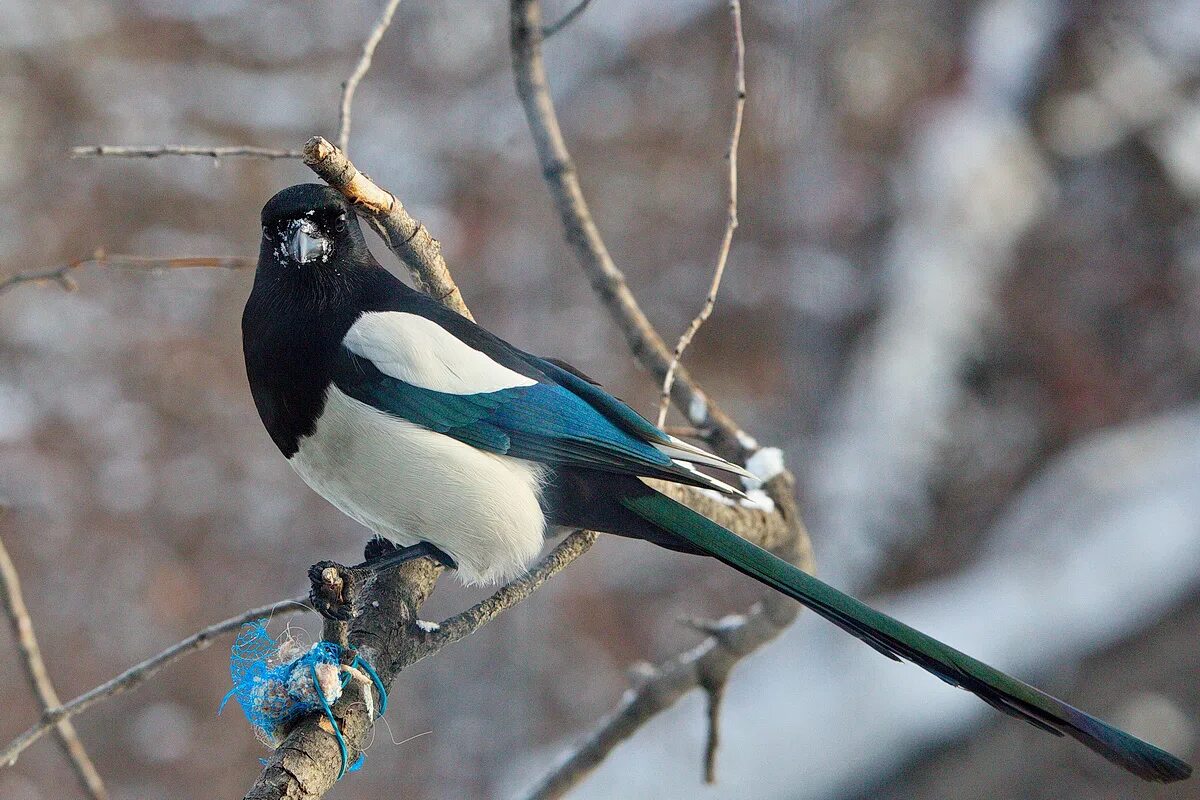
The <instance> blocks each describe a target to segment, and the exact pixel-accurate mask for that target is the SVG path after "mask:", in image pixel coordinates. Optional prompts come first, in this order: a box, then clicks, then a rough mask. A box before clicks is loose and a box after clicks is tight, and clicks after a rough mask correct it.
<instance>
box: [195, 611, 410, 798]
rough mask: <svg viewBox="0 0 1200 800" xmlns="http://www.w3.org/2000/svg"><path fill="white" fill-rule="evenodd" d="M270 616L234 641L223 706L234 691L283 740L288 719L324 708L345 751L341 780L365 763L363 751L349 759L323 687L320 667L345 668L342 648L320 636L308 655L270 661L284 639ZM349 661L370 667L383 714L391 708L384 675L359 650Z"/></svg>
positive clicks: (270, 735)
mask: <svg viewBox="0 0 1200 800" xmlns="http://www.w3.org/2000/svg"><path fill="white" fill-rule="evenodd" d="M266 622H267V621H266V620H265V619H261V620H256V621H254V622H249V623H247V624H246V625H245V626H244V627H243V628H242V632H241V633H240V634H238V638H237V640H236V641H235V642H234V643H233V649H232V650H231V652H230V656H229V674H230V677H231V678H232V679H233V688H232V689H230V690H229V693H228V694H226V695H225V698H224V699H223V700H222V701H221V709H224V708H225V704H226V703H228V702H229V699H230V698H231V697H234V698H237V701H238V705H239V706H241V708H242V713H243V714H245V715H246V719H247V720H248V721H249V722H250V724H251V725H253V726H254V728H255V729H256V730H258V731H259V732H260V733H261V734H262V735H263V736H264V737H265V738H266V739H267V740H268V741H270V742H272V743H278V739H279V733H280V732H281V730H282V728H283V726H284V725H286V724H287V723H289V722H291V721H293V720H295V719H296V718H297V717H300V716H303V715H304V714H307V713H309V712H311V711H316V710H317V709H320V710H321V711H322V712H323V713H324V714H325V717H326V718H327V719H328V720H329V723H330V728H331V729H332V730H333V735H334V738H335V739H337V744H338V752H339V753H340V754H341V756H342V763H341V768H340V769H339V770H338V780H341V778H342V776H344V775H345V774H346V773H347V772H355V771H357V770H359V769H361V768H362V765H363V761H364V760H365V758H366V757H365V755H364V754H361V753H360V754H359V757H358V759H357V760H356V761H355V762H354V763H353V764H349V763H348V762H349V759H350V756H349V748H348V747H347V745H346V739H345V737H344V736H342V730H341V727H340V726H339V725H338V722H337V719H336V718H335V717H334V715H333V709H332V708H331V707H330V705H329V701H328V700H327V699H326V697H325V693H324V692H323V691H322V690H321V682H320V679H319V677H318V674H317V667H318V666H319V665H322V664H326V665H330V666H334V667H339V668H340V665H341V664H342V655H343V651H342V648H341V647H340V646H338V645H336V644H334V643H333V642H317V643H316V644H315V645H313V646H312V647H311V648H309V650H308V651H307V652H305V653H304V654H303V655H300V656H298V657H296V658H293V659H291V660H288V661H284V662H282V663H275V664H274V665H272V663H271V662H272V661H277V659H278V654H279V642H277V641H276V640H275V639H273V638H271V635H270V634H269V633H267V625H266ZM349 666H351V667H355V668H357V669H359V670H361V671H362V672H365V673H366V674H367V676H368V677H370V679H371V682H372V683H374V684H375V689H376V690H377V691H378V692H379V713H378V716H382V715H383V714H384V712H385V711H387V691H386V690H385V689H384V686H383V681H381V680H380V679H379V675H377V674H376V672H375V670H374V669H372V668H371V665H370V664H368V663H367V662H366V661H365V660H363V658H362V656H360V655H358V653H355V654H354V659H353V660H352V661H350V663H349ZM339 678H340V681H341V690H344V689H345V688H346V685H347V684H348V683H349V682H350V674H349V673H348V672H345V671H342V672H341V673H340V676H339ZM218 713H220V710H218Z"/></svg>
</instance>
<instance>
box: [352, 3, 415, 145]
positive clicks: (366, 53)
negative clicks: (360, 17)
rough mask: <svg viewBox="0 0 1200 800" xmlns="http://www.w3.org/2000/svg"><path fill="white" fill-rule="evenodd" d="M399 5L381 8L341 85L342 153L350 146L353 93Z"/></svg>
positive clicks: (390, 4)
mask: <svg viewBox="0 0 1200 800" xmlns="http://www.w3.org/2000/svg"><path fill="white" fill-rule="evenodd" d="M399 5H400V0H387V5H385V6H384V7H383V13H382V14H380V15H379V21H378V22H376V23H375V27H374V28H372V29H371V33H370V34H369V35H368V36H367V40H366V41H365V42H363V48H362V55H361V56H359V59H358V63H357V64H355V65H354V71H353V72H351V73H350V77H348V78H346V80H345V81H344V82H343V83H342V103H341V106H340V107H339V110H338V120H339V121H338V139H337V140H338V147H339V148H341V149H342V150H343V151H345V150H348V149H349V145H350V106H351V105H353V103H354V93H355V92H356V91H357V90H358V84H359V81H361V80H362V79H363V76H365V75H366V74H367V70H369V69H371V60H372V59H373V58H374V57H375V48H376V47H378V46H379V40H380V39H382V38H383V34H384V33H386V32H387V29H388V27H389V26H390V25H391V24H392V16H393V15H395V13H396V7H397V6H399Z"/></svg>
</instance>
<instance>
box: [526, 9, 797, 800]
mask: <svg viewBox="0 0 1200 800" xmlns="http://www.w3.org/2000/svg"><path fill="white" fill-rule="evenodd" d="M734 13H735V14H736V13H737V9H735V10H734ZM735 24H737V30H736V34H735V35H736V37H737V39H738V40H739V41H740V39H741V36H740V17H735ZM510 25H511V28H510V42H511V46H512V57H513V74H514V77H515V79H516V85H517V95H518V97H519V98H520V100H521V104H522V106H523V107H524V109H525V117H526V119H527V120H528V122H529V128H530V132H531V133H532V134H533V140H534V144H535V146H536V147H537V153H538V160H539V162H540V164H541V167H542V174H543V176H544V177H545V179H546V183H547V185H548V186H549V188H550V193H551V195H552V196H553V198H554V201H555V205H556V206H557V208H558V212H559V216H560V218H561V220H562V224H563V227H564V231H565V233H566V239H567V242H568V244H569V245H571V247H572V249H573V250H574V252H575V255H576V258H577V259H578V261H579V263H580V264H581V266H582V267H583V269H584V272H585V273H586V274H587V275H588V278H589V279H590V280H591V283H592V286H593V288H594V289H595V290H596V292H597V295H598V296H599V297H600V300H601V301H602V302H603V303H604V305H605V306H606V307H607V308H608V309H609V311H610V312H611V313H612V315H613V317H614V318H615V319H616V321H617V324H618V325H619V327H620V328H621V331H622V332H623V333H624V334H625V338H626V341H627V342H628V343H629V346H630V349H631V350H632V351H633V354H634V356H635V357H637V358H638V359H639V360H640V361H641V362H642V364H643V365H644V366H645V367H646V368H647V369H649V370H650V371H651V372H652V373H653V374H655V375H656V376H657V377H658V379H659V380H660V381H661V380H663V379H665V377H666V373H667V371H668V369H670V367H671V362H672V358H671V352H670V351H668V350H667V347H666V344H665V343H664V342H663V340H662V337H660V336H659V335H658V333H657V332H656V331H655V330H654V328H653V326H652V325H651V324H650V321H649V319H648V318H647V317H646V315H645V314H644V313H643V312H642V310H641V308H640V307H639V306H638V303H637V300H636V298H635V297H634V296H633V293H632V292H631V291H630V290H629V286H628V284H627V283H626V280H625V276H624V274H623V273H622V272H621V271H620V270H619V269H618V268H617V267H616V265H615V264H614V263H613V260H612V257H611V256H610V255H609V252H608V249H607V248H606V247H605V245H604V241H603V239H602V238H601V236H600V233H599V230H598V229H597V227H596V224H595V221H594V220H593V219H592V216H591V212H590V211H589V209H588V206H587V201H586V200H585V199H584V196H583V190H582V188H581V186H580V183H579V177H578V174H577V172H576V169H575V165H574V162H573V161H572V159H571V154H570V152H569V151H568V149H567V145H566V140H565V139H564V138H563V135H562V130H561V128H560V127H559V124H558V117H557V114H556V112H555V109H554V103H553V100H552V99H551V95H550V88H549V84H548V81H547V78H546V71H545V63H544V61H543V59H542V52H541V33H542V26H541V8H540V3H539V2H538V0H512V10H511V17H510ZM738 89H739V94H744V91H743V87H742V86H741V85H740V83H739V86H738ZM739 99H740V98H739ZM741 109H742V105H741V103H740V102H739V103H738V106H737V109H736V114H737V117H738V119H740V114H741ZM736 124H737V123H736V121H735V125H736ZM735 135H736V134H735ZM736 144H737V142H736V139H735V140H734V141H733V145H734V147H736ZM731 149H733V148H731ZM735 178H736V173H735ZM735 219H736V217H735ZM670 395H671V398H672V399H673V400H674V402H675V404H676V405H677V406H678V407H679V408H680V409H681V410H683V411H684V413H685V414H686V416H687V418H688V421H689V422H690V423H691V424H692V425H693V426H694V427H695V428H696V429H697V432H699V433H702V434H704V436H705V438H706V440H707V441H708V442H709V444H710V445H712V446H713V448H714V449H715V450H717V451H718V452H720V453H721V454H722V455H725V456H726V457H727V458H732V459H741V460H744V459H746V457H747V456H749V455H751V454H752V453H754V452H755V451H756V450H757V449H758V445H757V443H756V442H755V441H754V439H753V438H752V437H750V436H749V435H748V434H746V433H745V432H744V431H743V430H742V429H741V428H740V427H739V426H738V425H737V423H736V422H734V421H733V419H732V418H731V417H729V416H728V415H727V414H725V413H724V412H723V411H721V409H720V408H718V407H717V406H716V405H715V404H714V403H713V402H712V401H711V400H710V399H709V398H708V397H707V396H706V395H705V394H704V392H703V391H701V389H700V388H699V386H697V385H696V384H695V382H694V381H693V380H692V378H691V376H690V375H689V374H688V372H687V370H686V369H685V368H683V367H682V366H676V369H675V381H674V384H673V385H672V387H671V392H670ZM654 486H655V488H656V489H659V490H660V491H664V492H667V493H668V494H672V495H673V496H675V499H677V500H682V501H684V502H687V503H688V504H689V505H691V506H692V507H693V508H695V509H696V510H697V511H699V512H700V513H702V514H704V515H706V516H708V517H710V518H711V519H713V520H714V521H716V522H717V523H718V524H721V525H724V526H725V527H727V528H729V529H731V530H734V531H736V532H737V533H738V534H739V535H741V536H743V537H745V538H747V539H749V540H751V541H755V539H756V537H755V536H753V535H752V534H753V533H754V532H755V531H754V529H753V528H752V527H748V526H747V523H748V522H749V520H747V519H746V517H745V515H744V514H740V515H739V514H737V513H736V512H739V511H743V509H741V508H738V507H733V508H731V507H728V506H723V505H722V504H720V503H718V502H715V501H709V502H708V503H707V504H706V503H700V502H697V498H696V497H694V496H691V497H681V496H678V495H679V494H681V492H680V490H679V489H678V488H677V487H672V486H668V485H660V484H658V483H655V484H654ZM763 488H764V490H765V491H766V493H767V495H768V496H769V497H770V498H771V499H772V500H773V501H774V505H775V512H774V513H770V514H765V513H764V514H762V516H761V517H760V521H761V522H762V524H764V525H766V526H767V530H769V531H770V532H771V533H772V535H768V536H765V537H763V538H761V539H758V541H756V543H757V544H759V545H760V546H761V547H765V548H767V549H770V550H773V551H774V552H775V553H776V554H778V555H780V556H781V557H783V558H786V559H788V560H789V561H791V562H792V563H794V564H796V565H798V566H800V567H801V568H802V569H807V570H811V569H812V567H813V559H812V550H811V544H810V542H809V539H808V536H807V533H806V532H805V530H804V526H803V523H802V522H801V520H800V516H799V512H798V509H797V508H796V502H795V496H794V491H793V489H794V479H793V477H792V475H791V474H790V473H789V472H787V471H784V472H782V473H780V474H779V475H777V476H776V477H775V478H773V479H772V480H770V481H768V482H767V483H766V485H765V486H764V487H763ZM726 512H729V513H730V514H731V515H732V516H726ZM759 532H762V531H759ZM798 611H799V606H798V605H797V604H796V603H794V602H792V601H790V600H788V599H786V598H785V597H783V596H782V595H780V594H777V593H768V594H766V595H765V596H764V599H763V601H762V603H761V604H759V605H757V606H755V607H754V608H753V609H752V610H751V611H750V612H749V613H747V614H746V615H745V617H744V619H739V620H737V621H736V622H734V623H733V624H731V625H730V626H729V627H728V629H725V628H722V629H721V630H720V631H718V632H714V634H713V635H712V636H711V637H710V638H709V639H707V640H706V641H705V642H704V643H702V644H701V645H699V646H698V647H697V648H694V649H693V650H690V651H688V652H686V653H682V654H680V655H678V656H676V657H675V658H673V659H670V660H668V661H667V662H665V663H664V664H663V665H661V666H659V667H657V668H649V670H648V671H647V672H646V674H645V675H644V676H643V679H642V680H640V681H639V682H638V684H637V686H635V687H634V688H633V689H631V690H630V691H629V692H626V694H625V697H624V699H623V700H622V702H621V704H620V706H618V708H617V709H615V710H614V711H613V712H612V713H610V714H609V715H608V716H607V717H605V718H604V719H603V720H601V722H600V723H599V724H598V725H597V727H596V728H595V729H594V730H593V732H592V733H591V734H590V735H589V736H588V737H587V738H586V739H585V740H584V741H583V743H581V744H580V745H578V746H577V747H575V748H573V749H572V751H571V753H570V754H569V755H568V756H567V757H566V758H565V759H564V760H563V761H562V762H561V763H560V764H559V765H558V766H557V767H555V768H554V769H552V770H551V771H550V772H549V773H547V774H546V775H545V776H544V777H543V779H542V780H541V781H539V782H538V784H537V785H536V786H535V787H534V788H533V789H531V790H530V792H529V794H527V795H526V797H527V798H529V800H533V799H534V798H536V799H537V800H547V799H548V798H557V797H561V796H562V795H564V794H565V793H566V792H567V791H569V790H570V789H571V788H573V787H574V786H575V785H577V784H578V783H579V782H580V781H582V780H583V779H584V777H586V776H587V775H588V774H589V773H590V772H591V771H592V770H593V769H594V768H595V767H596V766H597V765H598V764H599V763H600V762H601V761H603V760H604V758H606V757H607V756H608V754H609V753H610V752H611V751H612V750H613V748H615V747H616V746H617V744H619V743H620V742H621V741H623V740H625V739H627V738H628V737H629V736H631V735H632V734H633V732H634V731H636V730H637V729H638V728H639V727H641V726H642V725H643V724H645V722H647V721H648V720H649V719H650V718H651V717H653V716H654V715H656V714H657V713H659V712H660V711H662V710H664V709H665V708H667V707H669V706H670V705H672V704H673V703H675V701H676V700H678V699H679V698H680V697H682V696H683V695H684V694H686V693H687V692H689V691H691V690H693V689H697V688H707V689H708V691H709V698H710V710H709V725H710V732H709V740H708V744H707V746H706V754H705V776H706V778H707V777H710V776H711V775H712V774H713V771H714V768H715V760H714V759H715V755H716V748H717V744H718V742H719V733H718V731H717V729H716V726H717V724H718V723H719V712H720V699H721V696H722V694H723V693H722V692H721V691H720V690H719V688H718V687H720V686H723V684H724V681H725V680H726V678H727V677H728V674H729V671H730V670H731V669H732V668H733V666H734V664H736V663H737V661H738V660H739V659H741V658H742V657H744V656H745V655H747V654H748V653H750V652H752V651H753V650H755V649H757V648H759V647H761V646H762V645H764V644H766V643H767V642H768V641H770V640H771V639H773V638H774V637H775V636H777V635H778V634H779V633H780V632H781V631H782V630H783V629H784V628H785V627H786V626H787V625H789V624H790V623H791V621H792V620H793V619H794V618H795V615H796V614H797V613H798Z"/></svg>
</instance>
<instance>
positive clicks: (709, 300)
mask: <svg viewBox="0 0 1200 800" xmlns="http://www.w3.org/2000/svg"><path fill="white" fill-rule="evenodd" d="M729 17H730V26H731V28H732V33H733V37H732V38H733V85H734V100H733V125H732V127H731V128H730V131H729V147H728V148H727V149H726V151H725V160H726V161H727V162H728V163H729V177H728V181H729V194H728V200H727V203H726V206H725V209H726V211H725V233H724V234H723V235H722V236H721V246H720V248H719V249H718V250H717V266H716V268H715V269H714V270H713V275H712V280H711V281H710V283H709V286H708V294H707V295H706V296H705V298H704V305H703V306H701V307H700V313H698V314H697V315H696V316H695V318H694V319H693V320H692V322H691V324H690V325H688V327H687V330H685V331H684V332H683V335H682V336H680V337H679V341H678V342H676V343H675V352H674V353H672V354H671V365H670V366H669V367H667V374H666V376H664V377H663V383H662V395H661V396H660V397H659V401H658V424H659V427H661V426H662V425H663V423H664V422H666V419H667V406H668V405H669V404H670V402H671V385H672V384H673V383H675V371H676V370H677V369H678V368H679V360H680V359H681V358H683V351H684V350H686V349H687V347H688V345H689V344H691V343H692V338H693V337H694V336H695V335H696V332H697V331H698V330H700V326H702V325H703V324H704V323H705V322H706V321H707V320H708V318H709V316H710V315H711V314H712V312H713V307H714V306H715V305H716V303H717V292H718V291H720V289H721V278H722V277H723V276H724V275H725V263H726V262H727V261H728V260H729V246H730V245H731V244H732V243H733V232H734V231H735V230H737V226H738V191H737V190H738V142H739V141H740V140H741V138H742V116H743V112H744V111H745V109H746V40H745V37H743V36H742V4H741V2H740V0H729Z"/></svg>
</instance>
